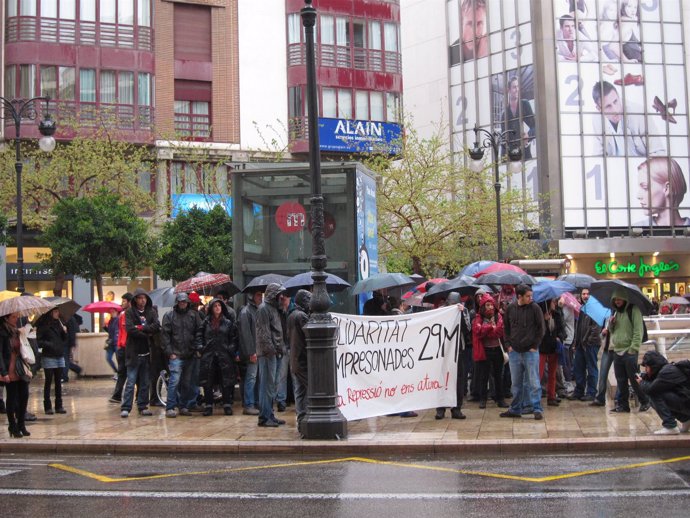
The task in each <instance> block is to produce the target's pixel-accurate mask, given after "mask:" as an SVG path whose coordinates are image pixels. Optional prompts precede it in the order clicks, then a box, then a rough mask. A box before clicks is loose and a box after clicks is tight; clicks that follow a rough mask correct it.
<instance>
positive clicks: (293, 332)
mask: <svg viewBox="0 0 690 518" xmlns="http://www.w3.org/2000/svg"><path fill="white" fill-rule="evenodd" d="M310 303H311V293H309V292H308V291H307V290H299V291H298V292H297V294H296V295H295V309H293V310H292V311H291V312H290V314H289V315H288V319H287V328H288V339H289V341H290V369H291V370H292V373H293V374H294V375H295V376H296V377H297V378H298V379H299V381H300V383H301V384H303V385H305V386H306V385H307V382H308V379H307V339H306V337H305V335H304V326H305V325H306V323H307V321H308V320H309V304H310Z"/></svg>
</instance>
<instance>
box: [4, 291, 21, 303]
mask: <svg viewBox="0 0 690 518" xmlns="http://www.w3.org/2000/svg"><path fill="white" fill-rule="evenodd" d="M19 295H21V293H19V292H18V291H10V290H2V291H0V301H3V300H7V299H13V298H14V297H19Z"/></svg>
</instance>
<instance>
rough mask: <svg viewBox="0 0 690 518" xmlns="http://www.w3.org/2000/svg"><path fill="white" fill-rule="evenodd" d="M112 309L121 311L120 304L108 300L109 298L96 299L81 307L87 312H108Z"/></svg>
mask: <svg viewBox="0 0 690 518" xmlns="http://www.w3.org/2000/svg"><path fill="white" fill-rule="evenodd" d="M113 309H114V310H115V311H122V306H120V304H117V303H115V302H110V301H109V300H97V301H96V302H92V303H91V304H87V305H86V306H84V307H83V308H81V310H82V311H87V312H89V313H108V312H109V311H110V310H113Z"/></svg>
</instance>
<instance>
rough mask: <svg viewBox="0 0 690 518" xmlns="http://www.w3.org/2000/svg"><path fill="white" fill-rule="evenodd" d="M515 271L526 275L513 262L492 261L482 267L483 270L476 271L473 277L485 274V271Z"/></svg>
mask: <svg viewBox="0 0 690 518" xmlns="http://www.w3.org/2000/svg"><path fill="white" fill-rule="evenodd" d="M506 271H508V272H515V273H524V274H525V275H527V272H526V271H525V270H523V269H522V268H520V267H519V266H515V265H514V264H509V263H494V264H492V265H491V266H489V267H487V268H484V269H483V270H481V271H479V272H477V273H475V274H474V277H481V276H482V275H485V274H487V273H496V272H506Z"/></svg>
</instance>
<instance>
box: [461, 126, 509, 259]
mask: <svg viewBox="0 0 690 518" xmlns="http://www.w3.org/2000/svg"><path fill="white" fill-rule="evenodd" d="M511 133H514V131H513V130H506V131H503V132H501V131H489V130H486V129H484V128H480V127H479V126H477V125H475V126H474V147H473V148H472V149H470V151H469V153H470V157H471V158H472V170H473V171H475V172H479V171H481V170H482V168H483V165H482V162H481V160H482V158H484V149H491V150H492V152H493V166H494V189H495V190H496V241H497V245H496V246H497V248H498V254H497V255H498V261H499V262H501V261H503V225H502V224H501V179H500V177H499V174H498V165H499V163H500V162H499V160H500V159H501V157H500V154H499V150H500V148H501V146H502V145H505V146H506V147H507V146H508V145H509V144H510V141H509V140H508V137H509V136H510V134H511ZM480 134H483V135H484V140H482V141H481V146H480V137H479V135H480ZM521 160H522V151H521V150H520V147H519V146H518V147H514V148H512V149H510V150H508V161H509V162H510V164H511V167H512V164H516V165H517V166H518V167H520V161H521Z"/></svg>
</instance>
